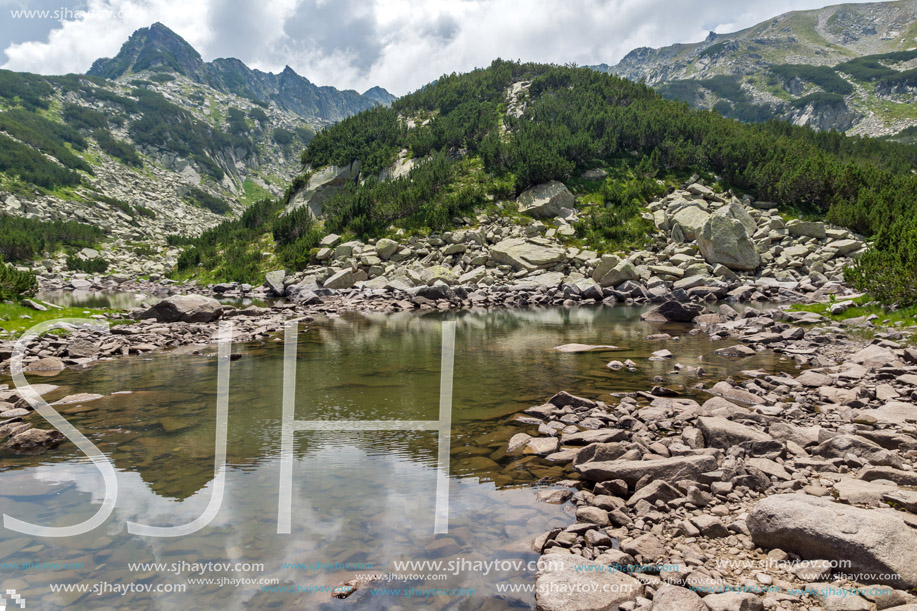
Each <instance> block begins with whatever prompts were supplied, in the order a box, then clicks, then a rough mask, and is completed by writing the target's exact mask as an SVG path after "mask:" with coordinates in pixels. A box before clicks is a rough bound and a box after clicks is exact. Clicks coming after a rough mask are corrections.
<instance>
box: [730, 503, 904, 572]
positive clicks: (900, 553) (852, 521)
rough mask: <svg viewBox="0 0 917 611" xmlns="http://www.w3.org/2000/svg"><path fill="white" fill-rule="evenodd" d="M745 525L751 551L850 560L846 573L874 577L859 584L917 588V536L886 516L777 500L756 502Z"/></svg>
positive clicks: (814, 558)
mask: <svg viewBox="0 0 917 611" xmlns="http://www.w3.org/2000/svg"><path fill="white" fill-rule="evenodd" d="M746 523H747V526H748V529H749V531H750V533H751V537H752V541H754V543H755V545H759V546H761V547H764V548H766V549H773V548H780V549H782V550H784V551H787V552H792V553H795V554H798V555H799V556H800V557H802V558H804V559H807V560H816V559H825V560H839V561H840V560H844V561H847V560H849V561H850V565H849V566H845V572H848V573H862V574H866V575H872V576H873V578H872V580H869V579H865V578H864V579H861V580H860V581H862V582H863V583H883V584H887V585H890V586H893V587H896V588H913V587H915V586H917V532H915V531H914V530H913V529H911V528H910V527H909V526H908V525H907V524H906V523H905V522H904V521H903V520H901V519H899V518H897V517H895V516H893V515H889V514H888V513H886V512H884V511H876V510H872V509H860V508H858V507H851V506H849V505H842V504H840V503H836V502H834V501H833V500H829V499H827V498H824V497H813V496H808V495H803V494H778V495H775V496H771V497H768V498H766V499H764V500H762V501H760V502H759V503H758V504H757V505H756V506H755V508H754V509H753V510H752V511H751V513H750V514H749V515H748V518H747V520H746Z"/></svg>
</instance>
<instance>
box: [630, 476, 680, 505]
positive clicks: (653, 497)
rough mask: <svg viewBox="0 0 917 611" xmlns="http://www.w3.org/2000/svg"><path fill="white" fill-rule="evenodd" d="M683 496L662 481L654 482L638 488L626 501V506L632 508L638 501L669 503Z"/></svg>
mask: <svg viewBox="0 0 917 611" xmlns="http://www.w3.org/2000/svg"><path fill="white" fill-rule="evenodd" d="M682 496H683V495H682V494H681V492H679V491H678V489H677V488H675V487H674V486H672V485H671V484H668V483H666V482H665V481H663V480H656V481H654V482H651V483H649V484H647V485H646V486H644V487H643V488H640V490H637V492H635V493H634V494H633V496H631V497H630V498H629V499H627V506H628V507H633V506H634V505H636V504H637V503H639V502H640V501H646V502H647V503H650V504H655V503H656V501H662V502H663V503H668V502H669V501H674V500H675V499H677V498H681V497H682Z"/></svg>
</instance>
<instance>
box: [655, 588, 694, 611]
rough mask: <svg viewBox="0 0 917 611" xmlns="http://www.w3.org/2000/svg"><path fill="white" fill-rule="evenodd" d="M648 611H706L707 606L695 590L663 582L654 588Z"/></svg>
mask: <svg viewBox="0 0 917 611" xmlns="http://www.w3.org/2000/svg"><path fill="white" fill-rule="evenodd" d="M650 611H708V607H707V605H706V604H704V601H703V600H701V597H700V596H698V595H697V594H696V593H695V592H692V591H691V590H689V589H687V588H682V587H679V586H672V585H669V584H665V585H663V586H662V587H661V588H659V589H658V590H656V594H655V596H653V606H652V608H651V609H650Z"/></svg>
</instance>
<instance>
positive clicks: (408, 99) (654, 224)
mask: <svg viewBox="0 0 917 611" xmlns="http://www.w3.org/2000/svg"><path fill="white" fill-rule="evenodd" d="M303 158H304V160H305V161H306V162H308V164H309V165H308V166H307V171H306V172H305V173H304V174H303V175H301V176H298V177H297V178H296V179H295V180H294V181H293V183H292V184H291V185H290V188H289V189H288V191H287V193H286V194H285V197H283V198H280V199H278V200H275V201H273V202H270V203H268V204H265V205H263V206H260V207H258V208H257V209H251V210H249V211H247V212H246V216H245V217H243V218H242V219H240V220H239V221H233V222H228V223H224V224H223V225H221V226H220V227H217V228H215V229H214V230H212V231H208V232H207V233H206V234H204V235H203V236H201V238H200V239H199V240H195V241H193V242H192V244H191V246H190V247H189V248H188V249H187V250H186V251H185V252H183V254H182V256H181V258H180V259H179V261H178V265H177V269H176V277H177V278H191V277H194V278H197V279H199V280H203V281H219V282H225V281H236V282H238V283H248V284H252V285H257V284H258V283H260V282H261V279H262V278H263V277H264V273H266V272H277V274H276V275H277V276H278V277H279V280H276V279H275V281H274V282H275V283H276V282H281V281H282V282H283V283H284V284H286V283H287V282H288V281H289V282H295V283H297V284H300V283H305V284H304V285H303V286H311V287H313V288H315V287H324V288H346V287H349V286H356V285H358V284H359V283H361V282H362V283H367V284H366V286H368V287H370V288H376V289H392V288H393V287H396V286H400V287H402V288H403V287H405V286H411V285H421V286H423V285H429V286H432V285H436V284H437V283H444V284H446V285H450V284H466V283H471V284H488V285H504V284H513V283H518V282H528V281H534V282H550V283H553V284H555V285H559V284H560V283H561V282H567V283H569V282H575V281H576V280H577V279H588V278H590V277H591V278H592V280H595V281H599V280H600V279H604V278H605V275H606V274H611V272H613V271H614V272H615V273H620V274H624V275H625V276H626V277H624V276H621V275H620V274H619V276H617V277H616V276H614V274H612V276H611V277H610V278H609V279H607V284H605V285H604V287H606V288H607V287H608V286H617V285H618V284H620V283H621V282H624V281H627V280H635V279H636V278H637V277H638V276H640V277H642V276H641V275H640V274H637V275H635V274H634V272H633V269H634V268H636V267H639V266H641V265H643V266H645V267H646V268H647V269H651V270H652V268H653V267H654V266H655V267H658V268H659V270H654V271H653V272H652V273H651V274H650V275H649V276H647V277H645V278H643V279H644V280H649V281H652V278H653V274H662V275H663V276H665V278H663V282H668V281H673V280H675V279H681V278H684V277H687V278H692V277H693V276H695V275H697V276H700V277H701V281H702V282H705V281H706V280H705V279H709V278H711V277H718V278H720V279H721V280H724V279H726V280H728V281H731V280H733V276H734V275H735V274H737V273H740V274H743V275H746V276H751V277H754V278H759V279H760V278H770V280H769V281H770V282H778V283H780V282H791V283H794V282H795V283H799V282H802V281H805V277H806V276H807V277H809V278H810V282H809V283H810V284H812V285H813V286H814V285H816V284H823V283H825V282H828V281H837V280H841V279H843V277H844V273H845V272H844V268H845V267H846V266H847V265H848V264H850V263H852V261H851V260H850V259H848V258H847V257H848V255H851V254H853V253H856V254H860V253H861V252H862V251H863V244H862V240H861V239H860V238H858V237H855V236H854V233H856V234H861V235H864V234H865V235H872V234H876V233H880V232H882V231H883V230H884V229H887V228H888V227H889V220H890V219H892V218H896V219H905V218H907V214H904V215H901V214H898V213H897V212H892V209H893V208H895V207H900V206H902V205H907V204H905V202H906V201H908V196H907V195H906V193H910V192H912V190H913V189H915V188H917V179H915V178H914V177H913V175H912V173H911V168H912V167H913V164H914V162H915V161H917V148H915V147H912V146H907V145H903V144H898V143H889V142H881V141H878V140H871V139H852V138H847V137H845V136H842V135H839V134H816V133H815V132H813V131H812V130H809V129H805V128H794V127H792V126H789V125H786V124H778V123H768V124H762V125H745V124H742V123H739V122H736V121H732V120H729V119H726V118H723V117H720V116H717V115H716V114H711V113H707V112H700V111H696V110H691V109H689V108H687V107H685V105H683V104H678V103H675V102H672V101H670V100H665V99H661V98H659V97H658V96H656V95H655V94H654V93H653V92H652V90H650V89H649V88H647V87H645V86H643V85H640V84H635V83H633V82H630V81H627V80H625V79H621V78H617V77H613V76H610V75H606V74H600V73H598V72H596V71H594V70H588V69H577V68H570V67H559V66H545V65H538V64H520V63H514V62H505V61H499V60H498V61H495V62H494V63H493V64H492V65H491V66H490V67H489V68H487V69H482V70H476V71H474V72H472V73H468V74H463V75H451V76H447V77H443V78H441V79H439V80H438V81H436V82H435V83H433V84H431V85H428V86H427V87H424V88H422V89H421V90H419V91H418V92H416V93H414V94H411V95H409V96H405V97H404V98H401V99H399V100H398V101H396V103H395V104H394V105H393V106H392V107H391V108H377V109H373V110H370V111H367V112H364V113H360V114H359V115H356V116H354V117H351V118H349V119H347V120H345V121H342V122H341V123H339V124H336V125H335V126H334V127H332V128H331V129H329V130H326V131H323V132H322V133H321V134H318V135H317V136H316V137H315V138H314V139H313V140H312V141H311V142H310V144H309V146H308V148H307V149H306V151H305V153H304V156H303ZM692 174H695V176H694V178H693V179H691V178H689V177H691V175H692ZM701 175H702V176H703V180H704V181H705V182H706V184H707V185H709V186H710V187H713V190H710V189H708V188H707V187H704V186H703V185H701V184H695V183H696V182H697V179H698V178H700V177H701ZM686 185H687V186H689V188H690V189H692V190H693V191H689V192H688V193H687V194H685V193H682V192H680V191H678V189H679V188H682V187H684V186H686ZM727 190H731V193H728V191H727ZM734 197H737V198H738V200H740V201H741V200H744V201H745V202H746V203H745V204H742V203H739V202H738V201H736V200H734ZM753 201H754V202H759V203H758V205H759V207H760V210H759V209H757V208H749V205H750V202H753ZM867 201H868V202H869V205H868V206H867V205H865V204H866V202H867ZM654 202H655V203H654ZM761 202H770V203H761ZM826 213H827V220H828V221H829V222H831V223H832V224H834V225H838V226H840V227H831V228H828V229H826V228H825V226H824V225H820V224H819V225H817V226H815V227H809V225H808V224H807V222H808V220H806V221H802V220H799V219H794V218H793V217H794V216H799V215H800V214H805V215H806V216H808V217H809V219H813V220H814V219H819V218H821V219H824V218H825V216H826ZM902 222H904V221H902ZM829 230H830V234H829ZM659 232H662V233H659ZM898 235H900V234H898ZM657 239H660V240H661V242H660V243H656V242H655V240H657ZM898 239H900V238H898V237H897V236H895V237H894V238H892V239H891V240H886V241H884V243H883V247H885V248H890V247H893V245H894V244H896V243H897V242H896V240H898ZM649 245H652V246H653V248H652V250H651V251H647V252H648V253H649V254H645V255H644V254H641V253H643V252H644V250H643V249H646V248H647V247H648V246H649ZM669 246H671V248H669ZM266 253H268V254H266ZM603 255H604V257H607V258H603ZM861 259H862V258H861ZM602 261H605V263H604V264H603V265H605V266H609V265H610V268H609V269H606V270H605V272H606V273H603V274H600V278H599V279H597V278H596V274H597V273H598V272H597V271H596V270H597V269H600V267H599V265H600V263H602ZM619 264H621V265H624V266H625V267H627V271H626V272H625V270H623V269H620V270H618V269H616V268H617V266H618V265H619ZM891 269H894V266H890V267H888V268H887V271H886V272H884V273H886V274H888V273H891V272H890V270H891ZM281 270H286V272H287V273H284V271H281ZM294 271H295V272H300V273H296V274H292V273H289V272H294ZM880 271H881V270H880ZM880 276H881V274H880V273H879V274H876V275H875V277H877V278H878V277H880ZM536 277H537V278H538V279H537V280H535V278H536ZM660 278H662V276H660ZM691 282H694V280H693V279H692V281H691ZM689 284H690V283H689ZM284 290H285V289H284V286H282V285H280V286H279V288H278V290H277V292H284Z"/></svg>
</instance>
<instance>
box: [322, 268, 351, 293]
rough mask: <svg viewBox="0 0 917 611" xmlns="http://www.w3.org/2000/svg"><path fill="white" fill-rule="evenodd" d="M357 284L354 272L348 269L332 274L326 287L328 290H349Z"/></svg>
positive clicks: (327, 280)
mask: <svg viewBox="0 0 917 611" xmlns="http://www.w3.org/2000/svg"><path fill="white" fill-rule="evenodd" d="M355 282H356V280H355V278H354V273H353V271H352V270H351V269H350V268H347V269H342V270H341V271H339V272H337V273H336V274H332V275H331V276H330V277H329V278H328V279H326V280H325V283H324V287H325V288H326V289H349V288H350V287H352V286H353V285H354V283H355Z"/></svg>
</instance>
